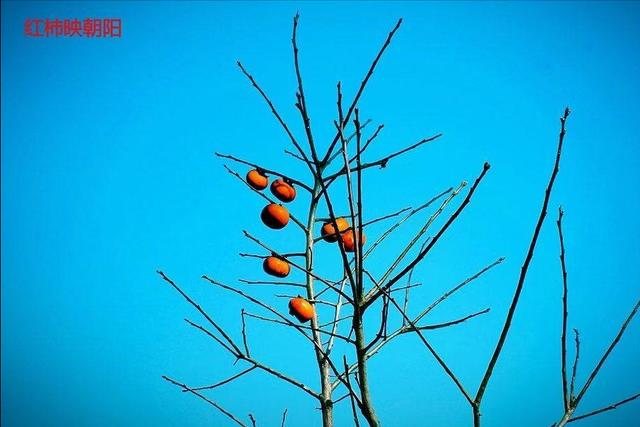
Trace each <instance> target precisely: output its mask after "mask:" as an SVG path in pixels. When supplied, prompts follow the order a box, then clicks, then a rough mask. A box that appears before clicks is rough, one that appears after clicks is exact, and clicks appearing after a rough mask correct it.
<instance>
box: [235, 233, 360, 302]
mask: <svg viewBox="0 0 640 427" xmlns="http://www.w3.org/2000/svg"><path fill="white" fill-rule="evenodd" d="M337 229H338V228H337V227H336V230H337ZM243 233H244V235H245V236H246V237H248V238H249V239H251V240H253V241H254V242H256V243H257V244H258V245H260V246H262V247H263V248H265V249H266V250H268V251H270V252H272V253H274V254H276V256H282V255H280V254H279V253H278V252H276V251H274V250H273V249H271V248H270V247H269V246H267V245H265V244H264V243H262V242H261V241H260V240H258V239H256V238H255V237H253V236H252V235H251V234H249V233H248V232H247V231H246V230H243ZM287 262H288V263H289V265H291V266H292V267H295V268H297V269H298V270H300V271H303V272H304V273H306V274H307V275H309V276H311V277H313V278H314V279H317V280H319V281H321V282H322V283H324V284H325V285H327V286H328V287H330V288H331V289H332V290H334V291H335V292H337V293H338V294H340V295H342V296H343V297H344V298H345V299H346V300H347V301H349V303H350V304H353V299H351V297H350V296H349V295H347V294H345V293H344V292H342V291H340V288H337V287H336V286H335V284H334V283H331V282H330V281H328V280H326V279H324V278H322V277H320V276H318V275H316V274H315V273H313V272H311V271H310V270H308V269H307V268H305V267H302V266H301V265H299V264H297V263H294V262H293V261H291V260H288V261H287Z"/></svg>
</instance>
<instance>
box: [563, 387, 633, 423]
mask: <svg viewBox="0 0 640 427" xmlns="http://www.w3.org/2000/svg"><path fill="white" fill-rule="evenodd" d="M638 397H640V393H636V394H634V395H633V396H630V397H627V398H626V399H624V400H621V401H619V402H616V403H612V404H611V405H609V406H606V407H604V408H600V409H597V410H595V411H591V412H589V413H586V414H584V415H578V416H576V417H573V418H571V419H570V420H569V421H568V422H570V423H571V422H573V421H578V420H583V419H585V418H589V417H592V416H594V415H598V414H601V413H603V412H607V411H612V410H614V409H617V408H618V407H620V406H622V405H624V404H625V403H629V402H631V401H633V400H636V399H637V398H638Z"/></svg>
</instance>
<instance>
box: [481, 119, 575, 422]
mask: <svg viewBox="0 0 640 427" xmlns="http://www.w3.org/2000/svg"><path fill="white" fill-rule="evenodd" d="M569 112H570V111H569V108H565V110H564V115H563V116H562V117H561V118H560V124H561V128H560V136H559V137H558V150H557V153H556V161H555V164H554V166H553V172H552V173H551V178H550V179H549V183H548V184H547V189H546V191H545V197H544V201H543V203H542V209H541V210H540V216H539V217H538V222H537V223H536V227H535V230H534V232H533V237H532V238H531V243H530V245H529V250H528V252H527V256H526V258H525V260H524V264H523V265H522V269H521V271H520V278H519V279H518V284H517V286H516V291H515V294H514V296H513V300H512V301H511V306H510V307H509V311H508V313H507V318H506V319H505V322H504V326H503V327H502V332H501V333H500V337H499V338H498V343H497V344H496V348H495V350H494V351H493V355H492V356H491V360H490V361H489V365H488V366H487V370H486V371H485V374H484V376H483V378H482V381H481V382H480V386H479V387H478V392H477V393H476V397H475V403H476V406H475V407H474V414H473V415H474V416H473V418H474V426H475V427H479V426H480V404H481V402H482V398H483V397H484V393H485V390H486V388H487V384H488V383H489V379H490V378H491V375H492V374H493V368H494V367H495V365H496V363H497V362H498V358H499V357H500V353H501V352H502V347H503V346H504V343H505V341H506V339H507V334H508V333H509V329H511V322H512V321H513V315H514V314H515V311H516V308H517V307H518V302H519V301H520V293H521V292H522V288H523V286H524V281H525V278H526V277H527V271H528V270H529V264H530V263H531V259H532V258H533V252H534V251H535V248H536V243H537V242H538V236H539V234H540V229H541V228H542V223H543V222H544V218H545V217H546V216H547V206H548V205H549V198H550V197H551V190H552V189H553V184H554V182H555V180H556V176H557V175H558V171H559V170H560V156H561V154H562V143H563V141H564V135H565V123H566V121H567V117H569Z"/></svg>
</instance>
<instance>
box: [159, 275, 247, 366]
mask: <svg viewBox="0 0 640 427" xmlns="http://www.w3.org/2000/svg"><path fill="white" fill-rule="evenodd" d="M156 272H157V273H158V274H159V275H160V277H162V279H163V280H164V281H165V282H167V283H169V284H170V285H171V286H172V287H173V288H174V289H175V290H176V291H178V293H179V294H180V295H182V297H183V298H184V299H185V300H187V302H188V303H189V304H191V305H192V306H193V307H194V308H195V309H196V310H198V312H200V314H202V316H204V318H205V319H207V321H208V322H209V323H210V324H211V325H212V326H213V327H214V328H215V329H216V330H217V331H218V332H219V333H220V335H222V336H223V337H224V339H225V341H226V342H227V343H228V344H229V345H230V346H231V347H232V349H233V351H232V352H233V353H234V354H235V355H236V356H238V355H240V354H242V351H241V350H240V348H239V347H238V346H237V345H236V344H235V343H234V342H233V340H232V339H231V337H230V336H229V335H228V334H227V333H226V332H225V331H224V330H223V329H222V328H221V327H220V326H218V324H217V323H216V322H215V321H214V320H213V319H212V318H211V316H209V315H208V314H207V313H206V312H205V311H204V310H203V309H202V307H200V305H199V304H198V303H196V302H195V301H194V300H193V299H191V297H189V295H187V294H186V293H185V292H184V291H183V290H182V289H180V287H179V286H178V285H177V284H176V283H175V282H174V281H173V280H171V279H170V278H168V277H167V276H166V275H165V274H164V273H163V272H162V271H160V270H158V271H156Z"/></svg>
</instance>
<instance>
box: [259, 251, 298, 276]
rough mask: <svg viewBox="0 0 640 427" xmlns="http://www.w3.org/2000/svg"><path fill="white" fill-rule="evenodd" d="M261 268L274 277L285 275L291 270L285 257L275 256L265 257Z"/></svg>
mask: <svg viewBox="0 0 640 427" xmlns="http://www.w3.org/2000/svg"><path fill="white" fill-rule="evenodd" d="M262 268H263V269H264V271H265V272H266V273H267V274H270V275H272V276H275V277H287V276H288V275H289V272H290V271H291V267H290V266H289V263H288V262H287V261H286V260H285V259H283V258H280V257H276V256H269V257H267V258H265V259H264V262H263V263H262Z"/></svg>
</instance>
